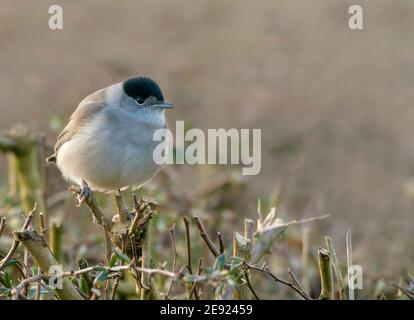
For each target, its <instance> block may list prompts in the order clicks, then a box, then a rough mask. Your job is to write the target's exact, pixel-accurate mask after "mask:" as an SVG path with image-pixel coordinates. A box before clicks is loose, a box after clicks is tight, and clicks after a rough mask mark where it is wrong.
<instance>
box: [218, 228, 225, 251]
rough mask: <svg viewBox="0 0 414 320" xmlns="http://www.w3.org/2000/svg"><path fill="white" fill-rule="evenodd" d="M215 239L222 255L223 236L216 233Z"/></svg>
mask: <svg viewBox="0 0 414 320" xmlns="http://www.w3.org/2000/svg"><path fill="white" fill-rule="evenodd" d="M217 238H218V241H219V248H220V254H223V253H224V242H223V236H222V235H221V233H220V232H217Z"/></svg>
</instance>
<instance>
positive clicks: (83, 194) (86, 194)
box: [77, 181, 92, 207]
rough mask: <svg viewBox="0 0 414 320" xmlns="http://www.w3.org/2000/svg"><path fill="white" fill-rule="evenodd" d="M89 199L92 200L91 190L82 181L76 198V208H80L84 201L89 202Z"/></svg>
mask: <svg viewBox="0 0 414 320" xmlns="http://www.w3.org/2000/svg"><path fill="white" fill-rule="evenodd" d="M91 198H92V190H91V189H90V188H89V186H88V184H87V183H86V181H82V184H81V190H80V192H79V195H78V197H77V199H78V204H77V207H80V206H81V205H82V203H83V202H84V201H85V200H87V201H90V200H91Z"/></svg>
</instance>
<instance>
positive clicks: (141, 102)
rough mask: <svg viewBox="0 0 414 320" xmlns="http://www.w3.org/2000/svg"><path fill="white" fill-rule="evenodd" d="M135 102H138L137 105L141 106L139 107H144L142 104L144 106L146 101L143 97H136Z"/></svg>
mask: <svg viewBox="0 0 414 320" xmlns="http://www.w3.org/2000/svg"><path fill="white" fill-rule="evenodd" d="M135 102H136V103H137V104H139V105H142V104H144V102H145V99H144V98H141V97H136V98H135Z"/></svg>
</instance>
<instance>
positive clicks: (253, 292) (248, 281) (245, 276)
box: [243, 268, 260, 300]
mask: <svg viewBox="0 0 414 320" xmlns="http://www.w3.org/2000/svg"><path fill="white" fill-rule="evenodd" d="M243 272H244V278H245V279H246V283H247V286H248V287H249V289H250V291H251V293H252V294H253V296H254V298H255V299H256V300H260V299H259V296H258V295H257V293H256V291H254V289H253V286H252V284H251V283H250V279H249V275H248V273H247V268H243Z"/></svg>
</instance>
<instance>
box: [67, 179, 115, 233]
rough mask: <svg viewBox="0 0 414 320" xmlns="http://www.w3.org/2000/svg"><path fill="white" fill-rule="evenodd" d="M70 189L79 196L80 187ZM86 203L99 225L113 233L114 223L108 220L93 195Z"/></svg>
mask: <svg viewBox="0 0 414 320" xmlns="http://www.w3.org/2000/svg"><path fill="white" fill-rule="evenodd" d="M69 189H70V190H71V191H73V192H75V193H77V194H79V193H80V188H79V187H75V186H71V187H70V188H69ZM85 203H86V204H87V205H88V207H89V209H90V211H91V212H92V214H93V216H94V217H95V219H96V221H97V222H98V224H99V225H101V226H102V227H103V228H105V229H106V230H107V231H111V228H112V225H113V223H112V221H111V220H110V219H108V218H107V217H106V216H105V214H104V213H103V211H102V209H101V208H100V207H99V205H98V202H96V199H95V197H94V196H93V194H92V195H91V198H90V199H88V198H87V199H86V200H85Z"/></svg>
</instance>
